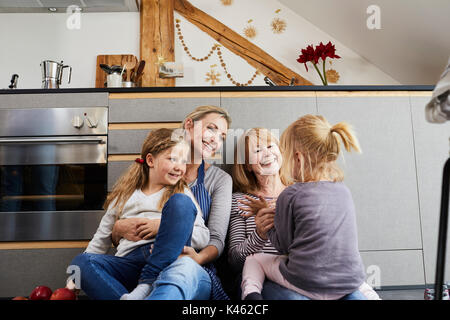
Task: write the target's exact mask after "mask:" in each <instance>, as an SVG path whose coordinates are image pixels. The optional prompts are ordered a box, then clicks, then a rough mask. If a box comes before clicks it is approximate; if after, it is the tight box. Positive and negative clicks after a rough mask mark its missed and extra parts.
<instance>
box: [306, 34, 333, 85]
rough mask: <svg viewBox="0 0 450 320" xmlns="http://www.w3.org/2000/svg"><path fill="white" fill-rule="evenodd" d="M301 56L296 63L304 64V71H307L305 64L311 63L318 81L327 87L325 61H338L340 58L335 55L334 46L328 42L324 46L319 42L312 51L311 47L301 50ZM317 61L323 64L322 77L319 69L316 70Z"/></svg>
mask: <svg viewBox="0 0 450 320" xmlns="http://www.w3.org/2000/svg"><path fill="white" fill-rule="evenodd" d="M301 52H302V54H301V55H300V56H299V57H298V59H297V61H298V62H299V63H304V64H305V68H306V71H308V66H307V65H306V63H307V62H311V63H312V64H313V66H314V68H315V69H316V71H317V73H318V74H319V76H320V79H321V80H322V83H323V84H324V85H328V82H327V75H326V73H325V60H326V59H327V58H330V59H340V58H341V57H340V56H338V55H337V54H336V48H335V47H334V44H332V43H331V41H329V42H328V43H327V44H326V45H324V44H323V43H322V42H320V44H319V45H317V46H316V48H315V49H314V48H313V46H312V45H309V46H307V47H306V49H302V50H301ZM319 59H322V61H323V63H322V66H323V76H322V74H321V73H320V71H319V68H317V63H319Z"/></svg>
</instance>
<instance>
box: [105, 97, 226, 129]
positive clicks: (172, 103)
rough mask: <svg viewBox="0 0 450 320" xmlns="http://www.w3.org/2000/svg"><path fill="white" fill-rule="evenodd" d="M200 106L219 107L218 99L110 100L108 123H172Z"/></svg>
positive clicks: (180, 119)
mask: <svg viewBox="0 0 450 320" xmlns="http://www.w3.org/2000/svg"><path fill="white" fill-rule="evenodd" d="M202 105H215V106H219V105H220V98H219V97H217V98H164V99H160V98H152V99H110V100H109V122H116V123H120V122H174V121H182V120H183V119H184V118H185V116H186V115H187V114H189V113H190V112H191V111H193V110H194V109H195V108H196V107H198V106H202Z"/></svg>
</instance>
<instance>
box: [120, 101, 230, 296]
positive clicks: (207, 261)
mask: <svg viewBox="0 0 450 320" xmlns="http://www.w3.org/2000/svg"><path fill="white" fill-rule="evenodd" d="M230 124H231V118H230V116H229V115H228V112H227V111H226V110H225V109H222V108H220V107H216V106H200V107H197V108H196V109H195V110H193V111H192V112H191V113H189V114H188V115H187V116H186V117H185V120H184V121H183V123H182V126H181V128H182V129H183V132H184V133H185V140H186V141H187V143H188V145H189V146H190V161H188V163H187V165H186V172H185V174H184V177H183V180H184V181H185V182H186V183H187V184H188V186H189V188H190V190H191V191H192V193H193V194H194V197H195V199H196V201H197V203H198V205H199V207H200V208H201V211H202V213H203V219H204V221H205V224H206V226H207V228H208V229H209V235H210V238H209V242H208V244H207V245H206V247H205V248H203V249H201V250H198V249H197V250H195V249H196V248H191V247H189V246H186V247H185V248H184V250H183V252H182V256H183V258H182V259H178V260H176V261H175V262H174V263H172V264H170V265H169V266H168V267H167V268H165V270H163V271H162V272H161V274H160V276H159V277H158V279H157V280H156V281H155V282H154V284H153V287H152V291H151V293H150V295H148V297H147V298H146V299H147V300H179V299H182V300H193V299H228V296H227V294H226V293H225V292H224V290H223V288H222V285H221V282H220V280H219V278H218V276H217V274H216V270H215V267H214V265H213V264H212V262H213V261H214V260H215V259H217V258H218V257H219V256H220V254H221V253H222V252H223V249H224V246H225V237H226V234H227V229H228V223H229V217H230V211H231V192H232V179H231V177H230V175H228V174H227V173H226V172H225V171H223V170H221V169H220V168H218V167H215V166H212V165H210V164H209V163H207V162H206V161H205V159H207V158H211V157H212V156H214V154H215V153H216V152H217V151H218V150H220V149H221V147H222V143H223V141H224V139H225V137H226V134H227V130H228V128H229V126H230ZM139 223H140V224H141V222H139ZM139 223H138V222H137V221H136V219H125V220H119V221H117V222H116V224H115V226H114V230H113V234H112V237H113V239H120V238H125V239H128V240H131V241H140V240H141V239H139V238H137V237H136V234H137V233H136V232H137V230H139V232H138V234H139V235H140V236H145V235H146V234H150V233H155V234H156V233H157V237H158V236H159V234H160V233H161V229H159V230H158V228H157V227H156V228H155V227H154V226H150V225H149V227H145V228H138V224H139ZM121 241H122V240H121ZM152 255H153V253H152Z"/></svg>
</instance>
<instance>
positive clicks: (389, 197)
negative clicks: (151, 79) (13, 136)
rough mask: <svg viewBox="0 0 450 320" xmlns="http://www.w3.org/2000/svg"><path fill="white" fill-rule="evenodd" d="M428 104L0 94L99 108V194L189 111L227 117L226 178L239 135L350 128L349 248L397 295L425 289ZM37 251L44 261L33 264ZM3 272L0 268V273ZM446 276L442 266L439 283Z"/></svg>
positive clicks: (430, 171)
mask: <svg viewBox="0 0 450 320" xmlns="http://www.w3.org/2000/svg"><path fill="white" fill-rule="evenodd" d="M380 90H382V88H380ZM13 96H15V97H13ZM430 97H431V91H430V89H429V88H428V89H426V90H425V91H418V92H415V91H404V90H401V88H400V89H399V91H358V90H351V91H340V90H337V89H336V90H335V91H331V90H329V91H327V90H320V91H319V90H318V91H313V90H312V91H300V90H298V91H295V90H289V91H264V90H259V91H257V90H255V91H246V90H242V91H241V90H238V89H236V90H234V91H231V90H228V89H227V90H219V89H217V91H208V90H205V91H204V92H203V91H198V89H197V90H196V91H193V92H189V90H188V89H186V88H184V89H178V90H174V92H157V91H155V92H132V93H131V92H124V93H120V92H119V90H117V92H113V93H108V92H106V91H101V92H94V93H86V92H81V93H58V94H53V93H45V94H14V95H8V94H3V95H0V108H11V107H24V108H25V107H45V106H56V105H58V106H61V107H71V106H75V105H76V106H80V104H81V105H83V106H105V105H107V106H109V131H108V190H109V191H111V189H112V186H113V185H114V183H115V181H116V180H117V178H118V177H119V176H120V175H121V174H122V173H123V172H124V170H125V169H126V168H127V167H128V166H129V165H130V164H131V163H132V162H133V161H134V159H135V158H136V156H139V153H140V148H141V145H142V142H143V140H144V139H145V137H146V135H147V134H148V132H149V131H150V130H153V129H156V128H160V127H169V128H176V127H178V126H179V125H180V123H181V121H182V120H183V119H184V117H185V116H186V115H187V114H188V113H189V112H191V111H192V110H193V109H194V108H195V107H197V106H199V105H208V104H212V105H217V106H221V107H223V108H225V109H227V110H228V112H229V113H230V115H231V117H232V126H231V129H233V130H234V132H233V131H231V132H230V134H229V136H228V138H227V140H226V145H225V148H224V150H223V151H224V152H223V154H222V156H223V158H222V159H221V160H222V161H220V159H219V161H217V163H218V165H219V166H220V167H222V168H224V169H225V170H227V171H228V172H230V169H231V160H232V155H233V152H234V148H233V146H234V143H233V142H234V141H235V139H237V135H238V134H237V133H239V132H238V131H239V130H241V131H240V132H243V130H245V129H248V128H251V127H255V126H258V127H266V128H269V129H274V130H275V132H276V130H278V133H279V135H281V133H282V132H283V130H284V129H285V128H286V127H287V126H288V125H289V124H290V123H292V122H293V121H294V120H296V119H298V118H299V117H301V116H302V115H305V114H308V113H309V114H322V115H324V116H325V117H326V118H327V119H328V120H329V121H330V123H332V124H335V123H337V122H339V121H347V122H349V123H350V124H352V125H353V126H354V128H355V131H356V134H357V137H358V138H359V140H360V144H361V148H362V151H363V153H362V154H356V153H347V152H345V151H344V152H343V157H342V158H341V159H339V163H340V164H341V166H342V168H343V170H344V173H345V180H344V181H345V183H346V184H347V185H348V187H349V188H350V190H351V192H352V196H353V199H354V202H355V206H356V212H357V224H358V235H359V248H360V252H361V256H362V258H363V261H364V264H365V267H366V268H367V269H368V270H367V272H368V279H369V280H370V279H372V278H370V276H371V274H370V272H373V270H374V269H371V268H375V270H376V268H379V271H380V281H381V282H380V285H381V286H382V287H385V288H393V287H395V288H402V287H405V286H406V287H421V286H424V285H425V284H426V283H428V284H429V283H433V282H434V270H435V259H436V242H437V232H438V217H439V208H440V194H441V183H442V168H443V164H444V162H445V160H446V159H447V157H448V150H449V143H448V139H449V137H450V129H449V127H448V124H429V123H427V122H426V120H425V116H424V108H425V104H426V103H427V102H428V101H429V99H430ZM0 245H1V244H0ZM40 250H42V252H47V254H48V256H45V254H43V255H39V254H35V253H37V252H39V253H40V252H41V251H40ZM77 250H78V251H79V250H81V249H69V248H68V249H55V248H53V249H51V248H50V249H44V248H42V249H26V250H22V251H23V253H21V252H20V250H0V261H8V259H12V260H14V261H16V260H17V261H21V263H23V264H28V265H30V264H31V263H33V264H36V263H42V264H43V265H47V267H48V268H50V267H49V266H48V264H49V263H50V262H51V261H53V260H54V259H56V258H55V257H56V256H57V255H60V256H62V257H65V258H64V259H65V260H64V261H69V256H70V257H72V256H74V255H75V251H77ZM8 251H10V252H8ZM50 251H51V252H50ZM447 255H449V256H450V253H449V252H447ZM41 257H46V258H45V259H47V260H45V259H41ZM32 259H34V260H32ZM49 259H50V260H49ZM64 263H65V262H64ZM2 268H3V269H2ZM6 268H7V265H6V264H2V263H1V262H0V271H1V272H4V270H6ZM43 268H44V267H43ZM58 268H62V264H61V265H59V266H58ZM449 268H450V265H449V263H448V264H447V266H446V269H447V273H446V277H445V279H446V280H448V279H449V276H448V274H449V273H448V269H449ZM17 270H21V269H20V268H18V269H17ZM52 270H53V269H52ZM64 271H65V270H62V273H64ZM20 272H21V271H17V272H15V273H14V271H10V273H9V274H10V275H11V277H10V276H9V275H8V279H7V278H1V279H0V280H1V281H0V282H2V288H5V289H4V290H3V289H2V290H1V291H0V297H1V296H8V294H10V295H18V294H22V293H19V292H17V290H16V291H14V293H12V292H13V289H14V284H17V282H16V280H14V281H10V280H9V279H13V277H14V278H15V279H17V277H18V274H20ZM40 272H43V271H42V270H37V271H36V272H34V271H33V272H32V275H29V276H27V277H25V280H24V281H23V282H21V283H20V284H19V287H20V286H21V287H26V288H30V287H31V286H32V284H30V283H31V282H32V278H33V279H36V277H38V274H39V273H40ZM0 274H1V273H0ZM33 275H34V276H33ZM16 276H17V277H16ZM55 277H56V273H55ZM58 277H60V275H58ZM3 281H6V282H5V283H6V284H5V285H3ZM49 281H50V280H49ZM34 284H35V282H33V285H34ZM31 289H32V288H31ZM27 290H28V289H27ZM26 293H27V292H24V293H23V294H26Z"/></svg>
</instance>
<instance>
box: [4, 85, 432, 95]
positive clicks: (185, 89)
mask: <svg viewBox="0 0 450 320" xmlns="http://www.w3.org/2000/svg"><path fill="white" fill-rule="evenodd" d="M434 87H435V86H434V85H413V86H340V85H331V86H273V87H271V86H250V87H235V86H222V87H211V86H209V87H194V86H192V87H144V88H142V87H139V88H61V89H13V90H10V89H1V90H0V94H45V93H52V94H53V93H92V92H108V93H144V92H216V91H222V92H225V91H432V90H434Z"/></svg>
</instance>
